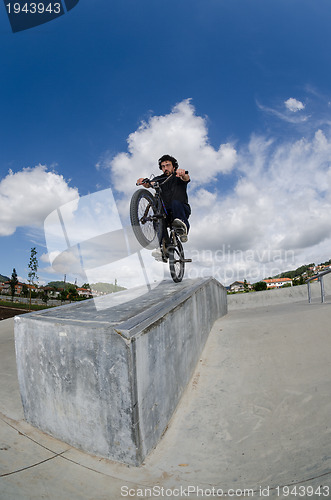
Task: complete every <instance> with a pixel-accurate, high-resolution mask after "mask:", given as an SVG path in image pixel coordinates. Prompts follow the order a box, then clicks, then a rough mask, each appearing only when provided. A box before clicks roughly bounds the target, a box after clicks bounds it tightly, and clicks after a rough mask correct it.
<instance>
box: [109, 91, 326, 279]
mask: <svg viewBox="0 0 331 500" xmlns="http://www.w3.org/2000/svg"><path fill="white" fill-rule="evenodd" d="M293 106H294V105H293ZM296 107H297V108H299V107H300V106H299V105H298V104H296ZM288 111H289V110H288ZM164 153H170V154H173V155H174V156H176V157H177V158H178V159H179V161H180V164H181V166H182V167H183V168H185V169H186V170H189V171H190V174H191V178H192V182H191V183H190V186H189V199H190V204H191V207H192V216H191V219H190V221H191V230H190V234H189V242H188V243H187V244H186V245H185V249H186V252H187V254H188V256H190V257H192V259H193V262H192V264H188V265H187V272H186V275H187V276H188V277H192V278H194V277H196V276H204V275H213V276H215V277H216V278H217V279H219V280H220V281H221V282H222V283H225V284H229V283H231V282H232V281H235V280H238V279H245V278H246V279H248V280H250V281H251V282H255V281H257V280H259V279H262V278H264V277H266V276H272V275H275V274H278V273H280V272H282V271H285V270H288V269H294V268H296V267H299V266H300V265H302V264H305V263H309V262H313V261H316V262H322V261H323V260H326V259H329V258H330V257H331V255H330V254H329V248H330V246H331V221H330V212H331V194H330V193H331V192H330V187H331V184H330V183H331V162H330V158H331V136H329V135H328V134H327V133H326V132H324V131H322V130H316V131H315V133H314V134H312V135H307V136H306V137H302V138H301V139H300V140H294V139H293V140H290V139H288V140H287V141H280V140H279V138H278V139H277V138H270V137H264V136H257V135H252V137H251V139H250V141H249V142H248V144H246V145H243V146H241V147H240V148H238V149H237V150H236V149H235V147H234V146H233V145H232V144H228V143H226V144H221V145H220V146H219V147H217V148H214V147H213V146H212V145H211V144H210V141H209V138H208V130H207V125H206V119H205V118H202V117H200V116H197V114H196V112H195V109H194V107H193V105H192V103H191V102H190V100H185V101H183V102H181V103H179V104H178V105H176V106H175V107H174V108H173V109H172V111H171V112H170V113H169V114H167V115H164V116H154V117H151V118H150V119H149V121H148V122H144V123H142V124H141V125H140V127H139V128H138V129H137V131H136V132H133V133H132V134H130V136H129V137H128V151H127V152H122V153H120V154H118V155H116V156H115V157H114V158H113V159H112V160H111V161H110V162H109V167H110V169H111V176H112V180H113V185H114V186H115V187H116V189H117V190H118V191H121V192H122V193H123V195H124V198H125V199H126V200H127V201H128V199H129V198H130V194H131V193H132V192H133V190H134V189H135V187H134V185H133V181H135V180H136V178H137V177H138V176H148V175H150V174H151V173H153V172H154V173H156V174H157V172H158V171H157V165H156V159H157V158H158V157H159V156H161V155H162V154H164ZM225 176H228V177H227V179H228V181H229V182H228V184H229V183H230V184H231V183H232V186H233V188H232V190H231V191H229V189H228V188H227V189H226V190H225V189H223V182H222V181H223V180H224V179H225ZM210 181H214V182H212V184H211V183H210ZM211 185H212V186H213V188H212V189H211V187H210V186H211ZM125 210H126V212H127V207H126V208H125ZM123 213H125V211H124V212H123Z"/></svg>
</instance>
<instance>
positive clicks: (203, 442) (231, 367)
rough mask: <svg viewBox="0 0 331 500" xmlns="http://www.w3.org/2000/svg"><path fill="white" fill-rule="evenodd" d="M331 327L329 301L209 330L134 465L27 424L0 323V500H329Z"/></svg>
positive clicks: (263, 310)
mask: <svg viewBox="0 0 331 500" xmlns="http://www.w3.org/2000/svg"><path fill="white" fill-rule="evenodd" d="M330 318H331V297H330V296H328V297H327V301H326V303H325V304H320V303H313V304H311V305H308V303H307V300H301V301H298V302H292V303H286V304H276V305H268V306H263V307H256V308H253V307H251V308H250V309H248V310H247V309H246V310H240V309H237V310H235V311H230V313H229V314H228V315H227V316H225V317H223V318H221V319H219V320H217V321H216V322H215V324H214V326H213V329H212V331H211V333H210V335H209V338H208V341H207V344H206V346H205V349H204V351H203V354H202V356H201V358H200V361H199V362H198V365H197V367H196V370H195V373H194V375H193V377H192V380H191V382H190V383H189V385H188V387H187V389H186V391H185V393H184V396H183V398H182V400H181V402H180V404H179V406H178V408H177V410H176V412H175V414H174V416H173V417H172V419H171V422H170V424H169V427H168V429H167V431H166V433H165V434H164V436H163V438H162V440H161V442H160V443H159V445H158V446H157V448H156V449H155V450H153V451H152V452H151V453H150V455H149V456H148V457H147V458H146V459H145V462H144V463H143V465H142V466H140V467H131V466H126V465H122V464H119V463H115V462H111V461H108V460H105V459H100V458H98V457H93V456H91V455H88V454H86V453H83V452H81V451H79V450H77V449H75V448H73V447H71V446H69V445H67V444H65V443H62V442H60V441H58V440H56V439H53V438H51V437H49V436H47V435H46V434H44V433H42V432H40V431H38V430H36V429H34V428H33V427H32V426H30V425H28V424H27V423H26V422H25V421H24V419H23V411H22V406H21V401H20V395H19V390H18V382H17V375H16V366H15V352H14V335H13V320H12V319H9V320H4V321H2V322H0V375H1V376H0V499H1V500H23V499H24V500H30V499H31V500H32V499H33V500H35V499H47V500H57V499H63V500H67V499H68V500H69V499H70V500H80V499H82V500H92V499H93V500H113V499H114V500H115V499H120V498H157V497H158V498H188V494H189V498H204V497H205V498H206V497H215V498H217V497H221V493H222V492H224V495H225V493H226V492H227V493H228V498H229V497H231V498H248V497H250V498H253V497H254V498H265V497H269V498H283V499H285V498H291V499H293V498H298V497H299V495H298V494H299V493H300V497H301V498H319V499H321V498H330V497H331V493H329V494H328V488H330V490H329V491H331V439H330V438H331V425H330V415H331V370H330V352H331V349H330V348H331V332H330ZM286 485H291V489H292V495H291V494H290V495H289V494H287V492H288V490H287V489H286V488H285V489H284V488H283V487H284V486H286ZM294 487H296V492H297V495H294V493H295V490H293V488H294ZM308 487H309V489H308ZM162 488H163V489H162ZM198 488H199V490H197V489H198ZM299 488H301V489H300V490H299ZM311 488H312V489H311ZM318 488H319V489H318ZM311 492H313V494H311ZM203 495H204V496H203ZM217 495H218V496H217ZM225 498H226V497H225Z"/></svg>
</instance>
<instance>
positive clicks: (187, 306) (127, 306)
mask: <svg viewBox="0 0 331 500" xmlns="http://www.w3.org/2000/svg"><path fill="white" fill-rule="evenodd" d="M144 292H145V290H144V289H136V290H134V291H127V292H121V293H117V294H112V295H109V296H107V297H103V298H101V299H100V300H99V301H98V299H95V300H90V301H84V302H80V303H75V304H71V305H68V306H62V307H58V308H55V309H51V310H46V311H40V312H38V313H30V314H26V315H24V316H19V317H16V318H15V345H16V360H17V368H18V380H19V386H20V393H21V398H22V403H23V410H24V416H25V419H26V420H27V422H28V423H30V424H32V425H33V426H35V427H37V428H39V429H41V430H43V431H44V432H46V433H48V434H50V435H52V436H54V437H56V438H58V439H60V440H61V441H65V442H67V443H69V444H71V445H73V446H75V447H78V448H81V449H82V450H84V451H87V452H89V453H92V454H96V455H99V456H102V457H105V458H109V459H112V460H116V461H119V462H123V463H126V464H131V465H136V466H137V465H140V464H141V463H142V461H143V460H144V458H145V457H146V455H147V454H148V453H149V452H150V451H151V450H152V449H153V448H154V447H155V446H156V444H157V443H158V441H159V440H160V438H161V436H162V434H163V433H164V431H165V429H166V428H167V425H168V422H169V419H170V417H171V416H172V414H173V412H174V410H175V408H176V406H177V404H178V402H179V400H180V398H181V396H182V394H183V391H184V389H185V387H186V385H187V383H188V382H189V380H190V378H191V376H192V374H193V371H194V369H195V366H196V364H197V362H198V360H199V357H200V354H201V352H202V349H203V347H204V345H205V342H206V340H207V338H208V334H209V332H210V330H211V328H212V325H213V323H214V322H215V320H216V319H217V318H219V317H221V316H223V315H225V314H226V312H227V296H226V290H225V289H224V288H223V286H222V285H221V284H220V283H218V282H217V281H216V280H215V279H213V278H206V279H197V280H185V281H183V282H182V283H177V284H175V283H173V282H172V281H163V282H161V283H160V284H159V285H158V286H156V287H155V288H154V289H153V290H152V291H150V292H148V293H144ZM96 301H97V302H96Z"/></svg>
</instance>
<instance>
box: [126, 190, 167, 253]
mask: <svg viewBox="0 0 331 500" xmlns="http://www.w3.org/2000/svg"><path fill="white" fill-rule="evenodd" d="M156 214H157V207H156V201H155V198H154V196H153V195H152V193H150V192H149V191H147V189H138V191H136V192H135V193H133V196H132V198H131V203H130V219H131V225H132V229H133V232H134V234H135V237H136V238H137V240H138V241H139V243H140V244H141V245H142V246H143V247H145V248H146V247H149V248H155V246H158V245H159V244H160V243H159V242H160V237H161V234H162V220H161V219H159V218H157V217H156Z"/></svg>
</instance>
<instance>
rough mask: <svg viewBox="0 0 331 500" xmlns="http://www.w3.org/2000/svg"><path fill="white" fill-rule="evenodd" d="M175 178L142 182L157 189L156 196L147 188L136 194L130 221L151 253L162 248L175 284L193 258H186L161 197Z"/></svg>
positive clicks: (133, 198) (132, 199)
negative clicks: (165, 187)
mask: <svg viewBox="0 0 331 500" xmlns="http://www.w3.org/2000/svg"><path fill="white" fill-rule="evenodd" d="M186 173H188V172H186ZM172 175H173V174H172ZM172 175H170V176H169V177H168V178H167V179H166V180H165V181H163V182H161V183H159V182H156V181H153V180H151V179H148V178H146V179H144V180H143V181H142V183H143V184H149V186H150V187H152V188H153V189H154V190H155V194H154V195H153V194H152V193H151V192H150V191H148V190H147V189H138V190H137V191H135V192H134V193H133V195H132V198H131V203H130V219H131V225H132V229H133V232H134V235H135V237H136V238H137V240H138V242H139V243H140V245H142V246H143V247H144V248H148V249H150V250H152V249H155V248H156V247H160V249H161V252H162V258H163V261H164V262H167V261H168V260H169V269H170V274H171V277H172V279H173V280H174V282H175V283H179V282H180V281H182V279H183V277H184V272H185V263H186V262H192V259H185V256H184V250H183V245H182V243H181V241H180V237H179V235H178V234H177V232H176V229H175V228H174V227H173V224H172V221H171V218H170V216H169V213H168V211H167V209H166V207H165V204H164V202H163V199H162V195H161V186H162V185H163V184H165V183H166V182H167V181H168V180H169V179H170V178H171V177H172Z"/></svg>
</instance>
